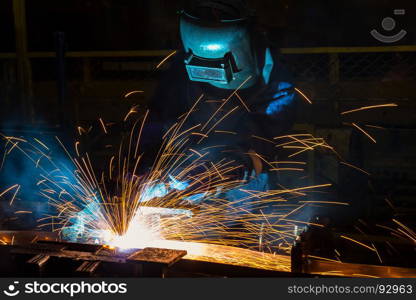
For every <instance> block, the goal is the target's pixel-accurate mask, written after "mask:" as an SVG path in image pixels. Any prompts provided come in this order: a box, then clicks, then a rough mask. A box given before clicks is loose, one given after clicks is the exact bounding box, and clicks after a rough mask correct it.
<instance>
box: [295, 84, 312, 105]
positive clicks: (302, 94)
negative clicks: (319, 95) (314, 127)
mask: <svg viewBox="0 0 416 300" xmlns="http://www.w3.org/2000/svg"><path fill="white" fill-rule="evenodd" d="M295 91H296V92H298V93H299V94H300V95H301V96H302V97H303V98H304V99H305V100H306V101H308V103H309V104H312V101H311V99H309V98H308V96H306V95H305V94H304V93H302V91H301V90H300V89H298V88H295Z"/></svg>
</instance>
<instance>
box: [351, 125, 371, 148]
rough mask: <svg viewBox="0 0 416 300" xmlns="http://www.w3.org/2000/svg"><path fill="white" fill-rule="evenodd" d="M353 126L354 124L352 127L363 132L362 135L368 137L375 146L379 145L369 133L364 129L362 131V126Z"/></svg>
mask: <svg viewBox="0 0 416 300" xmlns="http://www.w3.org/2000/svg"><path fill="white" fill-rule="evenodd" d="M351 124H352V126H354V127H355V128H357V129H358V130H359V131H361V132H362V133H364V135H365V136H367V137H368V138H369V139H370V140H371V141H372V142H373V143H374V144H376V143H377V141H376V140H375V139H374V138H373V137H372V136H371V135H370V134H369V133H368V132H367V131H365V130H364V129H362V128H361V127H360V126H358V125H357V124H355V123H351Z"/></svg>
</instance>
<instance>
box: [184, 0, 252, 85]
mask: <svg viewBox="0 0 416 300" xmlns="http://www.w3.org/2000/svg"><path fill="white" fill-rule="evenodd" d="M180 35H181V39H182V44H183V47H184V51H185V67H186V71H187V73H188V76H189V79H190V80H191V81H197V82H207V83H209V84H211V85H213V86H216V87H218V88H222V89H236V88H237V87H239V86H240V85H241V84H242V83H243V82H244V81H246V80H247V79H248V78H250V79H249V80H248V81H247V82H246V83H245V84H244V86H242V87H241V88H245V87H249V86H250V85H252V84H253V83H254V82H255V81H256V80H257V77H258V73H259V71H258V67H257V62H256V53H255V51H254V49H253V48H254V47H253V46H252V45H253V37H252V34H251V18H250V12H249V10H248V9H247V6H246V5H245V2H244V1H241V0H222V1H221V0H217V1H215V0H213V1H208V0H200V1H192V5H190V6H189V7H188V8H186V9H184V10H183V11H182V13H181V18H180Z"/></svg>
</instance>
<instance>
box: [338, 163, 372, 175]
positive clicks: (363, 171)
mask: <svg viewBox="0 0 416 300" xmlns="http://www.w3.org/2000/svg"><path fill="white" fill-rule="evenodd" d="M340 163H341V164H343V165H346V166H348V167H350V168H353V169H355V170H357V171H360V172H362V173H364V174H366V175H368V176H371V174H370V173H368V172H367V171H365V170H363V169H361V168H359V167H357V166H354V165H352V164H349V163H347V162H345V161H341V162H340Z"/></svg>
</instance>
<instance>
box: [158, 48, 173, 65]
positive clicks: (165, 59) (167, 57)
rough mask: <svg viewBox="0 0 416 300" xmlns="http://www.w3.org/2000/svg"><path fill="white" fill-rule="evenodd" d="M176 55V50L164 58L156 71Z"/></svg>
mask: <svg viewBox="0 0 416 300" xmlns="http://www.w3.org/2000/svg"><path fill="white" fill-rule="evenodd" d="M175 54H176V50H175V51H173V52H172V53H170V54H169V55H168V56H166V57H165V58H164V59H163V60H162V61H161V62H160V63H159V64H158V65H157V66H156V69H159V68H160V67H161V66H162V65H163V64H164V63H165V62H166V61H167V60H168V59H169V58H170V57H171V56H173V55H175Z"/></svg>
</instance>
